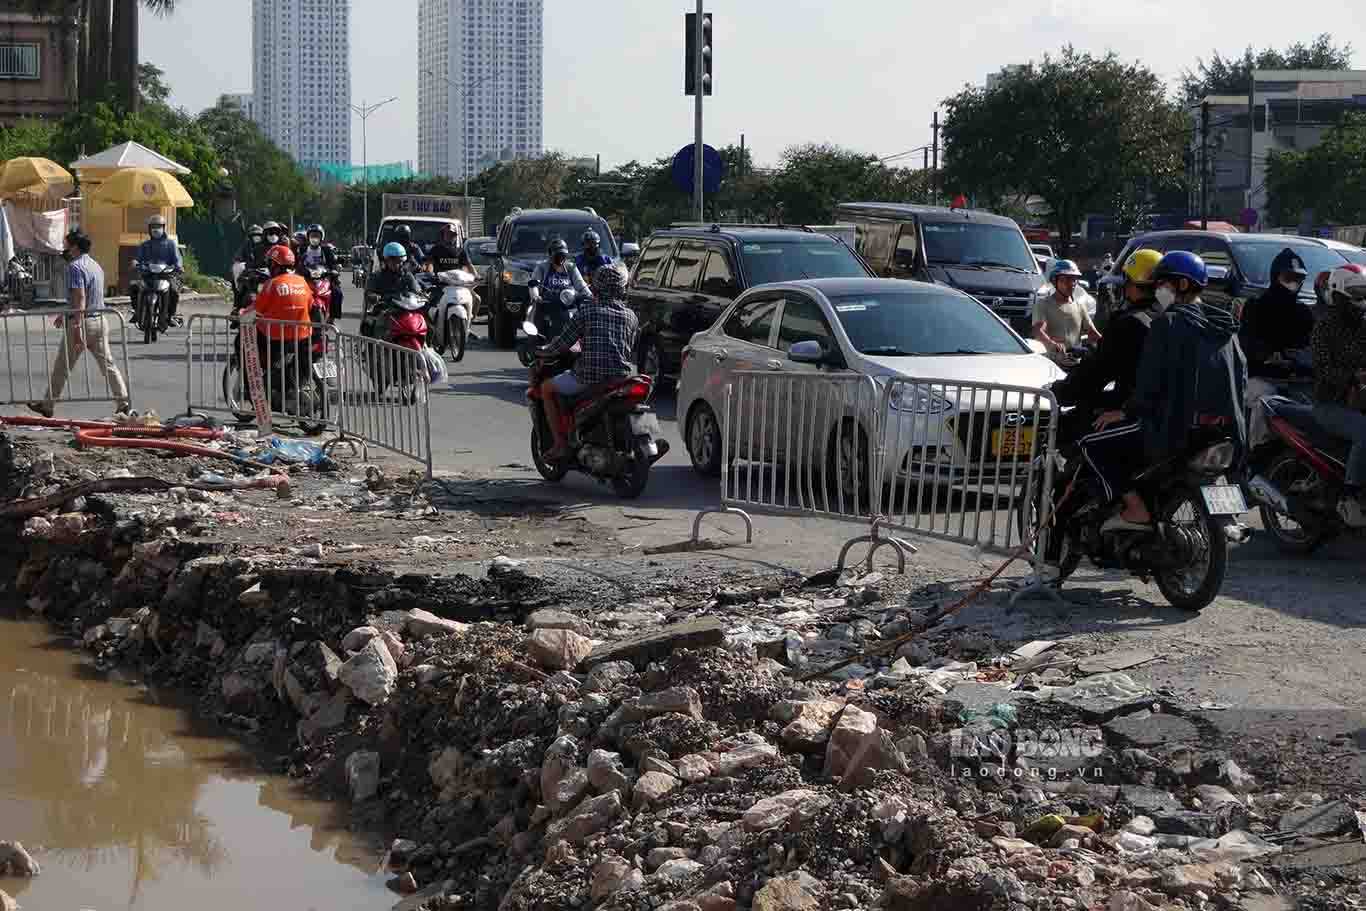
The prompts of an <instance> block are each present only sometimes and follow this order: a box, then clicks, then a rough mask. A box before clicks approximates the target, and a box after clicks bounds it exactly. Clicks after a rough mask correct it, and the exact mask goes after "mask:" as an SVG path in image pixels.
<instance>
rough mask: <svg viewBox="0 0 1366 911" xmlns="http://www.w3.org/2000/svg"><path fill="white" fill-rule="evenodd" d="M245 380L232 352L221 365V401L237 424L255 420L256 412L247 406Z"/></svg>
mask: <svg viewBox="0 0 1366 911" xmlns="http://www.w3.org/2000/svg"><path fill="white" fill-rule="evenodd" d="M245 382H246V381H245V379H244V378H243V376H242V368H241V363H240V361H238V359H237V355H235V354H234V355H232V356H231V357H230V358H229V359H228V363H227V364H225V365H224V367H223V402H224V404H226V405H227V406H228V410H229V411H231V412H232V416H233V417H234V418H236V419H237V423H239V424H250V423H251V422H252V421H254V420H256V412H255V411H253V410H251V408H250V407H249V406H250V404H251V402H250V395H249V394H248V393H247V391H246V388H245Z"/></svg>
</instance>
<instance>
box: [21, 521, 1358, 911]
mask: <svg viewBox="0 0 1366 911" xmlns="http://www.w3.org/2000/svg"><path fill="white" fill-rule="evenodd" d="M78 514H79V515H82V516H84V518H82V519H81V520H80V521H79V523H77V522H76V521H75V520H72V519H64V518H63V517H61V516H56V517H50V518H44V520H43V521H44V522H46V523H47V525H46V526H41V525H39V524H38V523H34V522H30V523H29V524H28V526H27V527H14V528H11V529H9V530H8V534H7V540H6V545H7V547H6V550H7V553H8V556H7V557H6V558H5V559H10V560H13V561H14V566H13V567H12V570H13V572H11V573H10V574H9V577H10V578H13V579H14V580H15V581H14V583H13V590H12V591H11V592H10V594H11V595H12V596H14V597H15V598H17V599H19V600H22V601H23V602H25V603H27V605H28V606H29V607H30V608H31V609H33V610H35V611H37V612H39V613H42V614H43V615H44V616H46V617H47V618H48V619H49V620H51V621H52V622H54V623H56V624H58V625H59V626H61V627H62V628H65V629H67V630H69V631H71V632H72V633H73V634H74V635H77V636H78V637H79V640H80V641H81V642H82V643H83V644H84V645H85V646H86V647H87V648H89V649H90V650H92V651H93V652H94V653H96V654H97V655H98V656H99V660H101V661H103V662H106V663H113V662H126V663H135V664H137V665H140V666H141V667H142V668H143V669H144V672H145V673H146V674H147V676H148V677H149V678H151V679H157V680H161V681H168V682H174V683H177V684H179V685H182V686H185V687H187V688H191V689H194V690H196V691H197V692H199V693H200V695H201V707H202V709H203V710H204V711H205V712H208V713H212V714H215V715H217V716H218V717H219V718H221V719H222V720H223V721H225V722H226V723H228V724H231V725H233V726H235V727H236V728H238V729H239V730H241V731H243V732H244V733H247V734H253V735H256V736H259V737H261V738H262V739H263V740H264V741H265V742H266V743H270V744H274V745H275V747H276V749H277V751H278V752H279V753H280V755H281V757H282V763H283V764H284V765H286V766H287V767H288V769H289V771H290V773H291V774H292V775H294V776H296V777H298V778H300V779H305V780H309V781H312V782H315V783H317V784H318V786H320V787H323V788H327V789H330V790H331V791H333V792H334V793H336V794H337V795H338V797H339V798H344V799H348V800H350V801H351V803H352V805H353V807H354V811H355V814H356V818H357V823H358V824H360V825H368V826H372V827H374V828H376V829H379V830H383V831H386V832H389V833H391V834H392V835H394V836H396V837H395V838H393V840H392V845H391V847H390V849H389V851H388V855H387V857H386V861H385V862H386V864H387V865H388V866H389V868H390V869H392V871H393V881H392V886H393V888H394V889H395V891H396V892H399V893H401V894H403V895H405V896H406V897H404V898H402V899H399V900H398V904H397V905H396V908H399V909H403V911H414V909H418V908H421V907H427V908H433V909H440V908H462V909H463V908H500V909H509V911H519V909H546V911H549V909H564V908H602V909H609V911H627V909H633V911H634V909H661V908H662V909H670V911H727V909H733V908H752V909H756V911H760V909H762V911H787V909H818V908H874V907H880V908H887V909H937V908H966V909H991V908H1001V909H1006V908H1023V907H1031V908H1040V909H1043V908H1047V909H1054V908H1107V909H1112V911H1143V909H1151V908H1169V909H1176V908H1188V909H1200V908H1246V909H1249V911H1251V909H1261V911H1272V909H1276V908H1292V907H1306V908H1309V907H1313V908H1331V907H1352V906H1360V905H1359V904H1356V905H1354V904H1353V903H1360V902H1362V901H1363V900H1364V899H1363V896H1364V895H1366V893H1363V892H1362V891H1361V887H1360V883H1361V879H1362V875H1361V864H1357V865H1356V866H1353V865H1352V864H1351V863H1345V862H1343V858H1344V857H1347V858H1349V859H1350V857H1352V856H1355V855H1353V854H1352V852H1354V851H1356V852H1357V854H1360V855H1361V856H1362V857H1364V858H1366V853H1362V852H1360V851H1359V850H1358V849H1360V848H1361V847H1362V839H1363V830H1362V825H1363V816H1362V814H1361V813H1360V812H1359V807H1360V806H1361V804H1360V802H1359V795H1323V794H1307V793H1296V792H1295V791H1294V790H1293V789H1288V788H1287V789H1282V790H1273V789H1272V788H1271V787H1270V786H1269V785H1270V784H1272V783H1268V782H1266V781H1265V778H1264V777H1263V773H1262V772H1261V771H1260V770H1258V771H1257V772H1256V774H1255V776H1254V774H1252V773H1249V772H1248V771H1245V768H1244V766H1245V765H1246V763H1244V764H1243V765H1240V763H1239V762H1238V761H1237V760H1235V759H1234V758H1232V757H1231V755H1230V753H1229V752H1228V751H1227V750H1225V749H1222V748H1221V745H1220V744H1218V743H1217V742H1214V741H1213V740H1212V738H1211V736H1210V735H1209V732H1207V731H1205V730H1203V729H1202V728H1201V726H1200V725H1199V724H1197V723H1196V721H1194V720H1192V717H1193V716H1189V715H1188V714H1187V713H1185V712H1183V711H1181V710H1180V707H1179V706H1172V705H1170V704H1169V703H1168V701H1167V700H1166V699H1163V698H1161V697H1160V696H1159V695H1157V694H1153V693H1150V692H1146V691H1145V690H1144V689H1143V688H1142V687H1140V686H1138V685H1137V684H1136V683H1135V682H1134V681H1133V680H1132V679H1131V678H1130V677H1128V676H1126V675H1125V674H1124V673H1123V672H1122V671H1116V670H1112V669H1101V670H1098V672H1095V673H1089V672H1088V668H1090V669H1092V670H1095V669H1097V668H1105V667H1107V665H1106V663H1105V662H1103V661H1099V662H1098V661H1096V660H1095V659H1094V658H1088V657H1087V656H1074V655H1070V654H1068V653H1067V648H1066V643H1053V642H1035V643H1000V642H997V641H995V640H994V639H993V638H992V637H991V636H989V635H986V634H983V633H981V632H976V631H971V630H962V629H957V628H950V629H944V630H941V631H938V632H932V633H930V634H929V635H927V636H924V637H920V638H915V639H911V640H909V641H907V642H904V643H900V644H899V645H898V646H897V647H891V648H889V647H888V646H889V645H897V643H898V640H899V639H900V638H901V637H903V636H905V635H906V633H907V632H908V631H909V630H912V629H916V628H919V627H920V626H922V625H924V624H925V622H926V620H927V618H930V617H933V616H935V615H936V613H937V612H938V611H940V610H941V609H942V607H943V606H944V601H945V597H946V595H947V590H945V589H936V588H930V589H920V590H917V591H913V592H906V591H898V590H897V587H896V584H895V583H893V582H891V581H889V580H883V579H881V578H880V577H878V576H876V575H872V576H860V575H858V574H857V573H851V574H846V575H844V576H842V577H841V576H836V575H833V574H828V575H824V576H822V577H819V578H815V579H810V580H804V581H803V580H799V579H766V580H763V581H762V582H761V583H759V584H751V585H737V584H736V581H735V580H734V579H730V580H725V579H716V578H708V579H705V580H700V579H697V578H693V579H689V580H688V581H687V583H686V584H685V583H683V582H680V581H677V580H674V581H672V582H671V581H669V580H659V579H642V580H641V581H640V582H639V584H638V586H637V587H636V590H634V591H626V592H624V593H623V592H621V591H620V590H619V589H615V588H613V587H611V586H603V587H602V588H600V589H593V588H591V587H589V588H585V587H583V586H582V585H580V586H576V587H574V588H570V587H568V586H565V585H562V584H558V583H556V582H554V581H553V580H552V579H549V578H545V577H538V576H537V574H536V573H535V572H529V571H528V568H527V567H526V566H525V565H523V564H521V563H518V562H517V561H513V560H508V559H499V560H495V561H493V562H492V563H491V564H490V565H489V566H488V570H487V574H486V575H485V576H483V577H481V578H472V577H468V576H450V577H428V576H412V575H401V574H396V573H394V572H392V571H390V570H387V569H385V568H384V567H382V566H375V565H360V566H347V567H335V566H323V565H319V564H317V562H316V561H310V560H307V559H294V560H282V559H278V558H267V559H257V558H252V557H247V556H240V555H225V554H222V553H218V552H215V550H214V548H213V546H212V545H209V544H207V543H204V542H201V541H196V540H185V539H182V538H180V537H178V536H175V535H168V534H166V533H165V527H158V526H157V525H156V524H148V523H145V522H130V521H128V520H127V518H126V516H125V517H121V515H120V512H119V509H118V508H114V509H112V511H108V512H95V513H78ZM77 524H79V527H77ZM836 662H839V663H841V664H842V666H841V667H840V668H839V669H838V671H836V672H835V673H832V674H817V673H815V672H817V671H820V670H822V669H823V668H825V667H827V666H828V665H831V664H834V663H836ZM1112 664H1113V662H1112ZM1277 784H1278V783H1277ZM386 840H387V839H386ZM1334 857H1336V858H1337V860H1334V859H1333V858H1334ZM1306 858H1307V859H1306ZM1362 863H1366V860H1363V861H1362ZM1292 902H1298V904H1295V903H1292Z"/></svg>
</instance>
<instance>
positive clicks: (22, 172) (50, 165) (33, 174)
mask: <svg viewBox="0 0 1366 911" xmlns="http://www.w3.org/2000/svg"><path fill="white" fill-rule="evenodd" d="M75 185H76V181H75V180H74V179H73V178H72V176H71V172H69V171H67V169H66V168H64V167H62V166H61V165H59V164H57V163H56V162H53V161H49V160H47V159H46V158H32V157H22V158H11V159H10V160H9V161H7V162H5V166H4V170H2V171H0V199H13V198H14V197H16V196H30V197H44V196H54V197H60V196H69V195H70V194H71V190H72V188H73V187H74V186H75Z"/></svg>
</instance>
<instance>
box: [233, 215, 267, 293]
mask: <svg viewBox="0 0 1366 911" xmlns="http://www.w3.org/2000/svg"><path fill="white" fill-rule="evenodd" d="M269 249H270V247H269V246H267V244H266V238H265V233H264V232H263V231H262V229H261V226H260V225H252V226H251V227H250V228H248V229H247V237H246V239H245V240H243V241H242V246H240V247H238V248H237V255H236V256H234V257H233V258H232V261H233V262H234V263H241V264H242V265H243V267H244V272H243V276H242V278H241V279H239V280H238V282H237V286H236V287H235V288H233V289H232V303H233V309H234V310H241V309H242V304H243V303H244V302H245V300H246V296H247V285H248V284H249V283H248V281H247V279H246V272H251V271H252V270H254V269H264V268H266V251H267V250H269Z"/></svg>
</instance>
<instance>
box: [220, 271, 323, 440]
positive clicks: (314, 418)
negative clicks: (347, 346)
mask: <svg viewBox="0 0 1366 911" xmlns="http://www.w3.org/2000/svg"><path fill="white" fill-rule="evenodd" d="M254 271H262V270H254ZM258 288H259V286H258ZM256 294H257V292H256V291H255V290H253V291H252V292H251V293H250V295H249V296H248V299H247V302H246V307H254V306H255V304H256ZM244 309H245V308H244ZM234 315H236V312H234ZM309 318H310V320H311V321H312V322H314V323H316V324H319V326H321V324H322V322H323V319H324V313H323V312H322V311H321V310H319V309H318V307H317V305H316V304H313V305H310V307H309ZM229 325H230V326H231V327H232V330H233V341H232V354H231V355H229V357H228V363H227V364H225V365H224V367H223V379H222V385H223V401H224V402H226V403H227V406H228V410H229V411H231V412H232V413H233V417H235V418H236V419H237V420H238V421H239V422H240V423H244V424H245V423H250V422H251V421H253V420H255V418H256V412H255V411H254V410H253V409H252V407H251V395H250V392H249V390H250V388H251V387H250V385H249V384H248V381H247V378H246V376H245V375H244V373H243V370H242V336H241V334H240V333H239V332H238V331H237V329H238V326H239V325H240V324H239V323H238V321H237V320H232V321H231V322H230V323H229ZM324 331H325V330H323V329H321V328H315V329H314V330H313V332H312V337H311V339H310V340H309V342H308V344H307V346H306V347H305V345H304V344H303V343H302V342H300V343H289V344H282V345H281V346H280V348H281V355H280V357H279V358H278V359H277V360H275V361H273V362H271V363H269V364H266V363H262V365H261V367H262V370H266V369H268V370H269V371H270V380H269V395H270V410H271V411H273V412H278V413H282V414H289V415H291V416H292V417H294V418H295V419H297V420H298V422H299V429H301V430H303V432H304V433H306V434H309V435H310V436H313V435H317V434H319V433H322V432H323V431H324V430H325V429H327V415H328V407H329V406H330V405H336V404H338V403H339V402H340V400H341V386H340V383H339V380H338V370H337V362H336V361H335V360H334V359H333V356H332V354H331V353H330V352H328V351H327V348H326V346H325V344H324V338H323V332H324ZM303 350H307V351H308V352H309V372H310V373H311V374H312V376H311V382H307V383H305V384H304V385H303V386H300V385H299V380H300V379H302V377H300V371H299V370H298V367H297V361H298V358H299V355H300V353H301V352H302V351H303ZM318 419H321V420H318Z"/></svg>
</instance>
